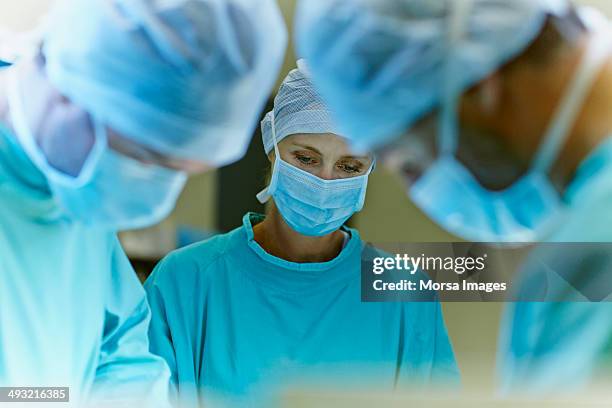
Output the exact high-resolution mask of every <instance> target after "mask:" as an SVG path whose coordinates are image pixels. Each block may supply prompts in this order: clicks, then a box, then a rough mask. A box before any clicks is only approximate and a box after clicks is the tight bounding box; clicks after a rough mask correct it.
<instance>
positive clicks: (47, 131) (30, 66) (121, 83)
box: [9, 0, 286, 230]
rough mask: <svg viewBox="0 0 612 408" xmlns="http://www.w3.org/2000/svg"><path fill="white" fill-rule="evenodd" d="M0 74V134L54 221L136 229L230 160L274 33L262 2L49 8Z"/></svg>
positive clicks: (248, 132) (270, 65) (278, 55)
mask: <svg viewBox="0 0 612 408" xmlns="http://www.w3.org/2000/svg"><path fill="white" fill-rule="evenodd" d="M45 28H46V33H45V35H44V38H43V42H42V49H41V53H40V55H38V56H37V57H36V58H34V59H28V58H26V57H24V58H22V59H20V60H19V61H18V62H17V63H16V64H15V66H14V68H13V69H12V70H11V72H12V75H13V76H12V78H13V79H14V81H11V86H10V87H9V88H10V92H9V94H10V95H9V105H10V113H11V119H12V120H11V122H12V123H11V124H12V126H13V128H14V130H15V134H16V135H17V137H18V139H19V141H20V142H21V145H22V146H23V148H24V150H25V151H26V152H27V154H28V156H29V157H30V158H31V159H32V161H33V162H34V164H35V165H36V166H37V167H38V168H39V169H40V170H41V171H42V172H43V174H44V175H45V176H46V179H47V181H48V185H49V186H48V187H49V189H50V190H51V193H52V194H53V196H54V198H55V199H56V201H57V202H58V203H59V204H60V205H61V207H63V208H62V209H63V210H64V211H63V214H64V215H67V216H68V217H70V218H72V219H76V220H79V221H81V222H83V223H86V224H92V225H98V226H104V227H107V228H110V229H115V230H116V229H129V228H140V227H146V226H149V225H152V224H154V223H156V222H158V221H160V220H161V219H163V218H164V217H165V216H166V215H167V214H168V213H169V212H170V211H171V210H172V209H173V208H174V205H175V203H176V200H177V199H178V196H179V194H180V193H181V191H182V189H183V186H184V184H185V181H186V173H197V172H200V171H203V170H205V169H206V168H207V167H214V166H220V165H223V164H227V163H230V162H232V161H235V160H238V159H239V158H241V157H242V156H243V154H244V153H245V151H246V148H247V146H248V144H249V141H250V137H251V136H252V133H253V130H254V128H255V126H256V124H257V120H258V118H259V115H260V111H261V109H262V108H263V106H264V104H265V102H266V100H267V98H268V96H269V93H270V91H271V89H272V87H273V85H274V83H275V79H276V75H277V74H278V71H279V69H280V66H281V63H282V58H283V55H284V48H285V45H286V30H285V27H284V23H283V20H282V18H281V16H280V13H279V10H278V8H277V6H276V4H275V2H274V1H273V0H169V1H162V0H60V2H59V4H58V5H57V7H56V8H55V9H54V11H53V12H52V14H51V16H50V18H49V22H48V24H47V25H46V27H45Z"/></svg>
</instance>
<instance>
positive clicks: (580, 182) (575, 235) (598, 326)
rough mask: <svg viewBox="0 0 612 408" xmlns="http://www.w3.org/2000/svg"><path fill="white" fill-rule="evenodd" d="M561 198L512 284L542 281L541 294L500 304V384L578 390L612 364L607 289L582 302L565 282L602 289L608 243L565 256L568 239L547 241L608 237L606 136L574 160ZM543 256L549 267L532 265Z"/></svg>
mask: <svg viewBox="0 0 612 408" xmlns="http://www.w3.org/2000/svg"><path fill="white" fill-rule="evenodd" d="M565 201H566V203H567V214H566V216H565V218H564V220H563V223H562V225H561V226H560V228H559V229H558V230H557V231H555V233H554V234H553V235H552V236H551V237H550V239H549V243H548V245H547V246H545V247H543V248H541V249H540V248H536V249H535V250H534V252H533V253H532V255H531V256H530V257H529V258H528V259H527V261H526V264H525V265H524V267H523V272H522V274H521V281H520V285H517V286H518V288H519V290H520V292H523V293H528V294H529V293H533V292H534V291H537V290H538V288H539V287H546V288H547V292H548V298H547V299H546V300H548V301H547V302H517V303H512V304H509V305H508V308H507V309H506V311H505V316H504V320H503V322H502V328H501V335H500V339H501V343H500V348H499V374H500V381H501V388H502V391H504V392H508V393H510V392H521V393H529V394H551V393H558V392H575V391H580V390H582V389H584V387H586V386H587V385H588V384H589V383H590V382H591V381H592V380H593V379H594V376H596V375H597V373H598V372H599V370H602V371H609V369H610V365H612V361H610V356H609V354H610V353H611V352H612V350H611V347H612V294H608V296H607V298H604V299H603V301H602V302H600V303H597V302H588V301H587V297H584V301H582V302H577V301H576V299H580V298H581V296H582V294H581V293H580V292H579V290H580V288H577V287H574V286H572V285H571V284H570V283H569V282H570V281H571V280H574V279H577V282H582V284H583V285H586V288H587V289H589V288H590V289H589V290H590V292H591V293H593V289H594V288H593V285H597V286H598V287H599V289H601V292H602V296H603V295H605V294H606V293H607V292H606V291H609V290H610V288H611V287H612V283H610V282H612V269H611V266H612V255H611V254H610V251H601V250H599V249H598V247H597V246H592V247H590V246H588V245H581V246H579V247H578V246H574V247H573V248H575V249H573V251H572V252H571V259H569V258H568V257H565V258H563V254H561V253H559V252H560V251H568V247H567V246H564V247H559V250H558V251H557V250H555V247H552V246H550V242H555V243H612V137H610V138H609V139H608V140H606V141H605V142H603V143H602V144H601V145H600V146H599V147H598V148H597V149H596V150H595V151H594V152H593V153H592V154H591V156H590V157H589V158H587V159H586V160H585V161H584V163H583V164H582V165H581V166H580V168H579V169H578V173H577V174H576V177H575V179H574V181H573V182H572V183H571V184H570V186H569V187H568V190H567V192H566V195H565ZM543 251H546V252H543ZM543 257H544V258H543ZM546 257H550V258H548V262H547V265H548V267H547V268H546V269H545V270H543V268H542V267H541V266H539V265H540V261H541V260H542V259H547V258H546ZM558 259H565V261H563V262H559V261H558ZM551 265H555V269H554V270H553V269H552V268H551ZM589 277H590V279H591V281H589ZM606 286H607V287H606ZM577 289H578V290H577ZM520 292H519V293H520ZM606 355H607V358H606V357H605V356H606ZM606 365H608V367H606Z"/></svg>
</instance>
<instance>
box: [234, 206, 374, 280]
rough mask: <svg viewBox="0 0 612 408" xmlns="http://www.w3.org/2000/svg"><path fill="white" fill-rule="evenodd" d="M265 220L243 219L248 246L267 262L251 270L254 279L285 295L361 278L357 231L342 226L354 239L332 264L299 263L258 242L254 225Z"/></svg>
mask: <svg viewBox="0 0 612 408" xmlns="http://www.w3.org/2000/svg"><path fill="white" fill-rule="evenodd" d="M264 218H265V216H263V215H261V214H256V213H247V214H246V215H245V216H244V217H243V219H242V221H243V226H244V231H245V232H246V240H247V244H248V246H249V248H250V250H251V251H252V253H253V254H255V256H256V257H258V258H259V260H260V261H263V265H262V264H261V263H259V264H257V263H256V264H254V265H253V267H252V268H247V269H248V274H249V276H251V277H252V278H254V279H256V280H257V281H259V282H261V283H262V284H264V285H267V286H269V287H274V288H275V289H281V290H283V291H285V292H303V291H304V290H308V289H321V288H322V287H323V286H328V285H334V284H338V283H342V282H348V281H352V279H354V278H355V277H357V278H358V277H359V276H360V273H361V271H360V267H361V263H360V258H361V249H362V241H361V239H360V237H359V233H358V232H357V231H356V230H354V229H351V228H346V227H342V229H343V230H344V231H346V232H347V233H348V234H349V235H350V238H349V240H348V242H347V244H346V246H345V247H344V248H343V249H342V250H341V251H340V253H339V254H338V256H336V257H335V258H334V259H332V260H331V261H328V262H308V263H298V262H291V261H287V260H284V259H281V258H278V257H276V256H274V255H271V254H269V253H267V252H266V251H265V250H264V249H263V248H262V247H261V246H260V245H259V244H258V243H257V241H255V237H254V233H253V226H254V225H256V224H258V223H259V222H261V221H263V220H264ZM245 263H246V259H245ZM262 266H264V267H262ZM279 269H280V270H279Z"/></svg>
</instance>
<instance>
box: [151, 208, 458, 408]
mask: <svg viewBox="0 0 612 408" xmlns="http://www.w3.org/2000/svg"><path fill="white" fill-rule="evenodd" d="M262 219H263V217H262V216H258V215H256V214H247V215H246V216H245V217H244V220H243V226H242V227H240V228H238V229H236V230H234V231H232V232H230V233H228V234H225V235H220V236H216V237H214V238H212V239H210V240H207V241H204V242H201V243H197V244H194V245H191V246H189V247H186V248H184V249H180V250H178V251H175V252H173V253H171V254H170V255H169V256H167V257H166V258H165V259H164V260H163V261H162V262H161V263H160V264H159V265H158V266H157V268H156V269H155V271H154V273H153V274H152V276H151V277H150V278H149V279H148V280H147V282H146V284H145V288H146V290H147V294H148V298H149V301H150V303H151V308H152V310H153V318H152V322H151V328H150V338H151V347H152V351H153V352H155V353H157V354H159V355H160V356H162V357H164V358H165V359H166V361H167V362H168V364H169V366H170V369H171V371H172V379H171V383H172V389H173V396H174V397H175V398H177V399H178V400H179V401H180V402H182V403H183V404H184V405H183V406H186V407H192V406H197V404H198V403H202V402H204V403H205V404H204V405H205V406H227V405H235V406H273V404H274V399H273V398H272V395H273V394H274V393H275V392H276V391H278V390H281V389H282V388H283V387H284V386H313V387H318V388H320V387H322V386H326V385H327V386H331V387H334V386H335V387H338V386H340V387H351V386H359V387H361V389H363V387H372V388H376V389H378V390H380V389H382V390H391V389H394V388H402V387H406V388H409V387H416V388H419V387H423V386H424V385H431V384H435V383H437V382H439V383H440V384H448V383H449V382H450V383H454V384H455V385H456V383H457V381H458V371H457V367H456V363H455V359H454V355H453V351H452V349H451V345H450V343H449V339H448V336H447V332H446V328H445V324H444V321H443V318H442V314H441V308H440V304H439V303H436V302H429V303H417V302H410V303H362V302H361V301H360V276H361V275H360V274H361V272H360V263H361V256H362V251H363V250H364V244H363V242H362V241H361V239H360V238H359V234H358V232H357V231H355V230H353V229H347V230H346V231H347V232H348V233H349V234H350V239H349V240H348V242H347V244H346V246H345V247H344V249H343V250H342V251H341V253H340V254H339V255H338V256H337V257H336V258H335V259H333V260H331V261H330V262H325V263H293V262H289V261H286V260H283V259H279V258H277V257H274V256H272V255H270V254H268V253H267V252H265V251H264V250H263V249H262V248H261V247H260V246H259V245H258V244H257V242H256V241H255V240H254V238H253V229H252V226H253V225H255V224H256V223H258V222H260V221H261V220H262ZM228 401H229V402H228Z"/></svg>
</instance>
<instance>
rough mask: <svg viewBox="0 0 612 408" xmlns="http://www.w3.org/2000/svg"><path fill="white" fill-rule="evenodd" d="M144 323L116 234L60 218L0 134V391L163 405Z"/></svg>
mask: <svg viewBox="0 0 612 408" xmlns="http://www.w3.org/2000/svg"><path fill="white" fill-rule="evenodd" d="M149 319H150V309H149V307H148V305H147V303H146V297H145V293H144V290H143V288H142V286H141V285H140V283H139V281H138V279H137V278H136V276H135V273H134V271H133V269H132V267H131V266H130V264H129V262H128V260H127V258H126V256H125V254H124V253H123V250H122V249H121V247H120V245H119V242H118V240H117V238H116V236H115V234H111V233H108V232H103V231H97V230H94V229H91V228H85V227H84V226H82V225H80V224H78V223H75V222H72V221H70V220H68V219H65V218H64V217H63V216H62V214H61V211H60V209H59V208H58V207H57V205H56V203H55V202H54V200H53V197H52V195H51V194H50V193H49V191H48V190H47V187H46V182H45V179H44V177H43V176H42V174H41V173H40V172H39V171H38V170H37V169H36V168H35V167H34V165H33V164H32V163H31V162H30V161H29V160H28V158H27V157H26V156H25V154H24V153H23V151H22V150H21V148H20V147H19V146H18V145H17V144H16V142H15V140H14V136H13V135H12V134H10V131H9V130H8V129H6V128H1V129H0V386H6V387H8V386H11V387H22V386H58V387H70V401H71V405H69V406H75V407H81V406H84V404H86V403H89V402H92V403H93V402H95V403H98V404H102V405H103V406H113V407H119V406H130V407H131V406H134V405H135V403H136V401H140V400H141V399H145V401H146V402H147V403H148V405H147V406H151V407H165V406H167V390H168V378H169V372H168V369H167V366H166V365H165V363H164V361H163V360H162V359H160V358H159V357H156V356H154V355H152V354H150V353H149V351H148V348H149V345H148V337H147V329H148V323H149ZM86 401H89V402H86ZM164 401H165V402H164ZM121 404H125V405H121ZM62 406H67V405H62Z"/></svg>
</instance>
